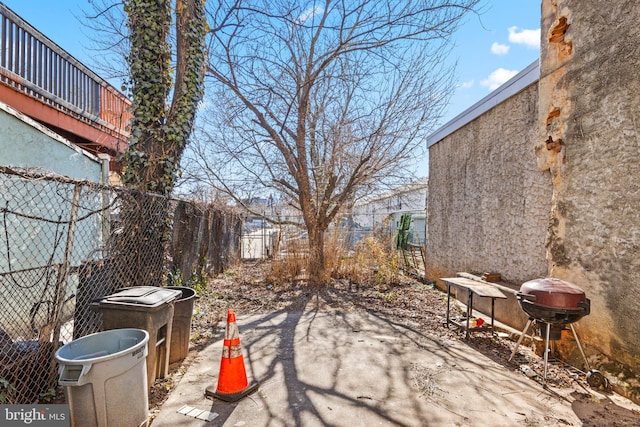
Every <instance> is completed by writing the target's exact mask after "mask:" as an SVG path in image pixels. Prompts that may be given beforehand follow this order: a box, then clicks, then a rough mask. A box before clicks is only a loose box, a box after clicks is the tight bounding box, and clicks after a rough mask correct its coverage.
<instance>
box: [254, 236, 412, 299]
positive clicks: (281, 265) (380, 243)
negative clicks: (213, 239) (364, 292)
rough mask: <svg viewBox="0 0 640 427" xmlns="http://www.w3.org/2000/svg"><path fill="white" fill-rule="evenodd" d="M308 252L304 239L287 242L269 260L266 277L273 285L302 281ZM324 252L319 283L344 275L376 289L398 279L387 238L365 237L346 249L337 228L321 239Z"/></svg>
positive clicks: (397, 265) (396, 259) (397, 264)
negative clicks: (283, 249)
mask: <svg viewBox="0 0 640 427" xmlns="http://www.w3.org/2000/svg"><path fill="white" fill-rule="evenodd" d="M308 254H309V249H308V242H307V241H306V240H298V241H291V242H287V250H286V253H285V254H284V255H282V256H278V257H277V258H276V259H274V260H273V263H272V266H271V269H270V271H268V272H267V277H266V280H267V281H268V282H270V283H273V284H276V285H280V284H285V283H293V282H304V281H306V280H307V279H308V277H307V275H306V272H307V271H308V268H309V255H308ZM324 256H325V267H326V268H325V271H326V277H324V278H320V279H321V282H323V283H328V282H330V281H331V279H345V280H348V281H349V282H351V283H353V284H355V285H358V286H374V287H376V289H378V288H387V287H388V286H389V285H392V284H394V283H397V282H398V281H399V280H401V278H400V276H401V273H400V258H399V256H398V253H397V251H396V250H394V249H392V248H391V244H390V242H386V241H385V239H382V238H380V237H378V236H375V235H370V236H367V237H365V238H364V239H363V240H361V241H360V242H358V243H357V244H356V245H355V247H354V248H353V249H351V250H348V249H346V248H345V247H344V245H343V242H342V240H341V238H340V233H339V232H337V231H336V232H333V233H329V234H327V237H326V239H325V247H324Z"/></svg>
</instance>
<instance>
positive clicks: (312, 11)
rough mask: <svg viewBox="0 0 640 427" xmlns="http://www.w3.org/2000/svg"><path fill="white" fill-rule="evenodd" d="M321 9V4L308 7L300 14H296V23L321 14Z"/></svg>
mask: <svg viewBox="0 0 640 427" xmlns="http://www.w3.org/2000/svg"><path fill="white" fill-rule="evenodd" d="M323 11H324V9H323V8H322V6H314V7H312V8H309V9H307V10H305V11H304V12H302V13H301V14H300V16H298V19H296V23H297V24H300V25H302V24H304V23H305V22H307V21H308V20H309V19H311V18H313V17H314V16H316V15H320V14H322V12H323Z"/></svg>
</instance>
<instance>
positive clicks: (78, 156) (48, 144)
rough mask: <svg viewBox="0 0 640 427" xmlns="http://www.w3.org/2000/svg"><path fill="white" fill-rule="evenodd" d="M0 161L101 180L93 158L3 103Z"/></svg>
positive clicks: (100, 170)
mask: <svg viewBox="0 0 640 427" xmlns="http://www.w3.org/2000/svg"><path fill="white" fill-rule="evenodd" d="M0 164H1V165H2V166H12V167H19V168H37V169H39V170H40V171H41V172H48V173H50V172H53V173H56V174H58V175H62V176H66V177H69V178H76V179H86V180H89V181H93V182H101V180H102V166H101V163H100V161H99V160H98V158H97V157H95V156H93V155H91V154H89V153H88V152H86V151H84V150H81V149H80V148H78V147H77V146H75V145H73V144H71V143H70V142H68V141H66V140H64V139H63V138H62V137H61V136H59V135H57V134H55V133H53V132H52V131H51V130H49V129H47V128H45V127H44V126H42V125H40V124H39V123H37V122H35V121H33V120H32V119H30V118H28V117H26V116H24V115H23V114H21V113H19V112H17V111H15V110H13V109H12V108H10V107H7V106H6V105H4V104H1V105H0Z"/></svg>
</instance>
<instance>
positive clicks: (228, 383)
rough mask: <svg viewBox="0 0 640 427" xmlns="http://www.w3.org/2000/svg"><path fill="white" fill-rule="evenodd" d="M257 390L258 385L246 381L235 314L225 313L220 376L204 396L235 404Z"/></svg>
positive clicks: (230, 311) (231, 312) (232, 312)
mask: <svg viewBox="0 0 640 427" xmlns="http://www.w3.org/2000/svg"><path fill="white" fill-rule="evenodd" d="M257 389H258V383H257V382H252V383H251V384H249V381H247V372H246V370H245V368H244V357H243V356H242V347H241V345H240V334H239V332H238V327H237V326H236V314H235V313H234V311H233V310H229V312H228V313H227V327H226V329H225V334H224V343H223V347H222V359H221V360H220V374H219V375H218V385H217V387H216V388H215V389H214V388H213V387H207V388H206V389H205V395H206V396H207V397H215V398H217V399H220V400H223V401H225V402H235V401H237V400H240V399H242V398H243V397H244V396H246V395H248V394H250V393H253V392H254V391H256V390H257Z"/></svg>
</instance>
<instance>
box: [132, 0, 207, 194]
mask: <svg viewBox="0 0 640 427" xmlns="http://www.w3.org/2000/svg"><path fill="white" fill-rule="evenodd" d="M204 3H205V2H204V0H179V1H178V7H177V9H176V11H175V21H176V23H180V25H176V27H177V31H180V36H181V37H182V38H184V40H185V46H186V54H185V55H184V58H183V60H184V69H185V72H184V73H183V74H182V75H180V76H178V75H176V74H175V71H174V70H172V69H171V55H172V46H171V45H170V43H169V41H168V38H169V33H170V26H171V22H172V10H171V1H170V0H125V1H124V10H125V12H126V13H127V15H128V22H127V26H128V28H129V39H130V46H131V51H130V53H129V56H128V58H127V62H128V65H129V68H130V79H129V81H128V82H127V83H126V86H127V88H128V89H129V91H130V93H131V97H132V116H133V117H132V120H131V137H130V139H129V149H128V150H127V152H126V153H125V168H124V171H123V176H122V179H123V182H124V183H125V184H127V185H129V186H135V187H138V188H140V189H142V190H145V191H151V192H155V193H159V194H163V195H168V194H169V193H170V192H171V190H172V189H173V186H174V184H175V181H176V178H177V177H178V174H179V165H180V159H181V157H182V153H183V151H184V148H185V146H186V144H187V141H188V139H189V136H190V135H191V132H192V130H193V123H194V120H195V114H196V111H197V108H198V103H199V102H200V100H201V99H202V95H203V90H204V64H205V48H204V39H205V36H206V33H207V25H206V18H205V7H204ZM190 6H191V7H190ZM186 14H189V15H188V16H187V15H186ZM183 16H185V17H186V19H182V20H181V18H182V17H183ZM181 26H182V28H181ZM181 64H182V63H181ZM174 78H179V79H180V81H176V82H175V85H174V84H173V83H174V82H173V79H174ZM176 87H180V88H181V90H180V91H179V93H174V94H173V99H172V100H171V102H170V101H169V95H170V94H171V90H172V88H176Z"/></svg>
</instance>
